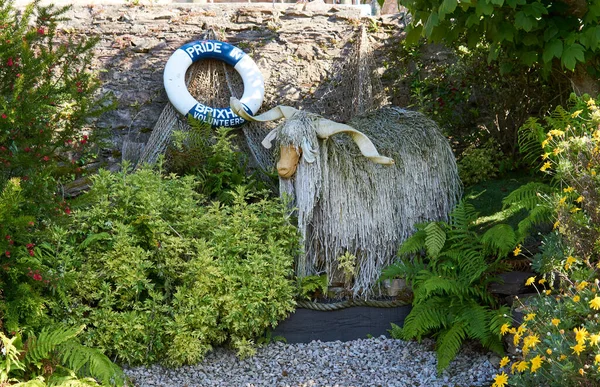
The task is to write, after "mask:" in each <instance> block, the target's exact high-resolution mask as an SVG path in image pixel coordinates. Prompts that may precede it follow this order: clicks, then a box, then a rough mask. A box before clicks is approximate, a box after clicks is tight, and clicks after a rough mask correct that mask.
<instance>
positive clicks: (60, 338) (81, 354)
mask: <svg viewBox="0 0 600 387" xmlns="http://www.w3.org/2000/svg"><path fill="white" fill-rule="evenodd" d="M83 328H84V327H83V326H81V327H72V328H69V327H64V326H58V327H53V328H44V329H43V330H42V331H41V332H40V333H39V334H38V335H37V336H36V335H33V334H31V335H29V337H28V338H27V340H26V341H25V343H23V341H22V339H21V336H20V335H17V336H14V337H13V338H12V339H9V338H8V337H7V336H5V335H4V334H3V333H0V340H1V341H2V342H1V347H2V351H3V353H6V356H3V358H4V359H3V360H2V361H0V367H1V371H0V383H7V382H8V383H11V382H17V381H20V382H21V383H17V385H31V386H47V385H48V386H64V387H67V386H73V387H75V386H99V384H98V382H97V381H96V380H100V381H101V382H102V385H117V386H122V385H124V383H125V377H124V375H123V372H122V371H121V369H120V368H119V367H118V366H116V365H115V364H113V363H112V362H111V361H110V359H108V358H107V357H106V356H105V355H104V354H102V353H101V352H100V351H98V350H94V349H92V348H87V347H84V346H82V345H81V344H79V343H78V342H77V341H76V340H74V339H75V337H76V336H77V335H79V334H80V333H81V331H82V330H83Z"/></svg>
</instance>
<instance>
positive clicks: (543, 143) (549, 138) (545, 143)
mask: <svg viewBox="0 0 600 387" xmlns="http://www.w3.org/2000/svg"><path fill="white" fill-rule="evenodd" d="M551 139H552V137H548V138H547V139H545V140H544V141H542V148H545V147H546V145H548V142H550V140H551Z"/></svg>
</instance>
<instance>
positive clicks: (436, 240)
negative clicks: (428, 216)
mask: <svg viewBox="0 0 600 387" xmlns="http://www.w3.org/2000/svg"><path fill="white" fill-rule="evenodd" d="M424 230H425V233H426V236H425V247H426V248H427V253H428V254H429V255H430V256H431V257H432V258H435V257H437V256H438V254H439V253H440V251H442V249H443V248H444V244H445V243H446V232H445V231H444V230H443V229H442V227H440V225H439V224H438V223H437V222H431V223H429V224H428V225H427V226H425V229H424Z"/></svg>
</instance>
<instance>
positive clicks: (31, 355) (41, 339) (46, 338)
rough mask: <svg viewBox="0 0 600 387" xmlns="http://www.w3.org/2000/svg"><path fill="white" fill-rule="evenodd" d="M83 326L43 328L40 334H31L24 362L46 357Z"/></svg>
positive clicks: (36, 361)
mask: <svg viewBox="0 0 600 387" xmlns="http://www.w3.org/2000/svg"><path fill="white" fill-rule="evenodd" d="M84 327H85V326H84V325H82V326H78V327H70V328H44V329H42V331H41V332H40V334H39V335H38V336H37V337H36V336H31V337H30V338H29V340H28V342H27V352H26V354H25V357H24V359H23V362H24V363H25V364H39V363H40V362H41V361H42V360H45V359H48V358H49V357H50V355H51V353H52V352H53V351H54V350H56V349H57V348H58V346H60V345H61V344H63V343H65V342H67V341H69V340H71V339H73V338H74V337H76V336H77V335H78V334H79V333H81V331H83V328H84Z"/></svg>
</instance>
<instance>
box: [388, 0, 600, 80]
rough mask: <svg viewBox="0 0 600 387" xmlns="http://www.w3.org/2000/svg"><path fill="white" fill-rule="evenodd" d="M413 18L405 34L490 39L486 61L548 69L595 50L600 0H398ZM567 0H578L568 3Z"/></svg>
mask: <svg viewBox="0 0 600 387" xmlns="http://www.w3.org/2000/svg"><path fill="white" fill-rule="evenodd" d="M399 3H400V4H402V5H404V6H406V7H407V8H408V9H409V11H410V12H411V14H412V16H413V18H412V21H411V24H410V25H409V27H408V28H407V36H406V39H407V40H408V41H412V42H416V41H417V40H418V39H419V37H420V36H422V35H423V36H425V37H427V38H428V39H431V40H433V41H435V42H442V41H444V42H446V43H448V44H450V45H458V44H461V43H462V42H466V44H468V45H469V46H470V47H474V46H475V45H477V44H478V43H480V41H481V40H482V39H483V40H484V41H485V42H486V43H487V44H489V54H488V61H493V60H497V59H498V58H500V57H502V59H504V63H503V68H504V70H505V72H506V71H508V70H509V69H510V68H511V67H512V66H513V64H514V63H519V62H520V63H522V64H524V65H526V66H533V65H534V64H539V65H540V66H542V67H543V68H544V69H545V70H546V71H547V72H548V71H550V70H551V68H552V66H553V62H554V59H555V58H556V59H557V61H558V62H559V63H560V65H562V67H563V68H565V69H567V70H573V69H575V67H576V65H577V64H578V63H586V62H588V61H590V60H592V59H594V58H595V57H596V56H597V55H598V52H600V27H599V26H598V24H599V21H600V6H599V5H598V3H597V2H596V1H594V0H581V1H577V2H570V1H548V0H491V1H490V0H477V1H471V2H459V1H458V0H443V1H428V0H400V1H399ZM572 3H577V4H576V6H573V4H572Z"/></svg>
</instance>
